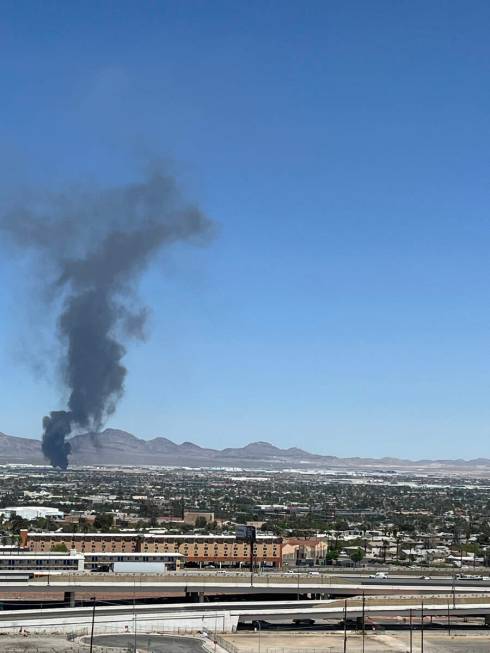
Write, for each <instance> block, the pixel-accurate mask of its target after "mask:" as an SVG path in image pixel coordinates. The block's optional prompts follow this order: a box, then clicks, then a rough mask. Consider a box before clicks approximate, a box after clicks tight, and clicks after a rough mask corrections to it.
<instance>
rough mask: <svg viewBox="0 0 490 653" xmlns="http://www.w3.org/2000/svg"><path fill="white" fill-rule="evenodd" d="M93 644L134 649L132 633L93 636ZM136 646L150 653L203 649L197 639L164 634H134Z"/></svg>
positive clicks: (191, 652)
mask: <svg viewBox="0 0 490 653" xmlns="http://www.w3.org/2000/svg"><path fill="white" fill-rule="evenodd" d="M85 643H87V640H85ZM94 644H97V645H98V646H114V647H117V648H120V649H124V650H125V651H128V650H130V651H134V637H133V636H132V635H98V636H97V637H94ZM136 648H137V650H138V651H151V653H203V650H204V649H203V646H202V643H201V642H200V641H199V640H198V639H195V638H192V637H168V636H165V635H139V636H138V635H136Z"/></svg>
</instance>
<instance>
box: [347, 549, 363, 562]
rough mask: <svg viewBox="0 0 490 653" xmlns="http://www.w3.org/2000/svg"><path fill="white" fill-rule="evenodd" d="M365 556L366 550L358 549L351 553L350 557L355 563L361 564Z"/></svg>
mask: <svg viewBox="0 0 490 653" xmlns="http://www.w3.org/2000/svg"><path fill="white" fill-rule="evenodd" d="M363 558H364V551H363V550H362V549H360V548H359V549H356V550H355V551H352V553H351V554H350V559H351V560H352V562H353V563H354V564H359V562H361V560H362V559H363Z"/></svg>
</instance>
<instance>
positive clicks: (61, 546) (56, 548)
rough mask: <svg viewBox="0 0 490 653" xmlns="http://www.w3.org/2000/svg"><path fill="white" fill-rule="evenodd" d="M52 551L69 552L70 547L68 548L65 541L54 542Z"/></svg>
mask: <svg viewBox="0 0 490 653" xmlns="http://www.w3.org/2000/svg"><path fill="white" fill-rule="evenodd" d="M51 552H52V553H68V549H67V548H66V544H65V543H64V542H60V543H59V544H53V546H52V547H51Z"/></svg>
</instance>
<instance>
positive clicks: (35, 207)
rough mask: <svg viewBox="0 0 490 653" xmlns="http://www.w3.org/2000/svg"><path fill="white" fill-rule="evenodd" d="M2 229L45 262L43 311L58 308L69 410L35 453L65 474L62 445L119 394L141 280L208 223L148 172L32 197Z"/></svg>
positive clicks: (136, 323) (139, 320)
mask: <svg viewBox="0 0 490 653" xmlns="http://www.w3.org/2000/svg"><path fill="white" fill-rule="evenodd" d="M1 226H2V227H3V229H4V230H6V231H7V232H8V234H9V235H10V237H11V242H14V243H15V244H16V246H17V247H21V248H22V249H23V250H25V251H28V252H30V253H32V254H33V255H34V257H35V258H36V260H37V262H38V263H42V266H43V270H44V271H45V272H46V275H47V276H46V279H47V283H48V286H49V293H47V295H48V294H49V297H50V306H51V307H58V310H59V316H58V325H57V328H58V334H59V337H60V342H61V369H62V380H63V384H64V387H65V388H66V389H67V390H68V402H67V404H68V405H67V410H63V411H53V412H51V413H50V414H49V415H48V416H46V417H44V419H43V430H44V433H43V443H42V449H43V453H44V455H45V456H46V458H47V459H48V460H49V461H50V462H51V464H52V465H54V466H56V467H60V468H63V469H65V468H66V467H67V465H68V457H69V454H70V444H69V442H67V441H66V438H67V437H68V436H69V435H70V434H71V433H73V432H75V431H77V430H80V429H89V430H93V431H97V430H100V428H101V426H102V425H103V423H104V421H105V420H106V419H107V417H108V416H109V415H111V414H112V413H113V412H114V411H115V408H116V404H117V402H118V400H119V399H120V397H121V396H122V395H123V393H124V381H125V378H126V373H127V370H126V367H125V366H124V362H123V361H124V356H125V353H126V348H125V345H124V342H126V340H127V339H128V338H131V337H138V336H140V335H141V333H142V332H143V329H144V324H145V320H146V315H147V311H146V309H145V308H144V307H143V308H141V307H138V302H137V296H136V287H135V286H136V282H137V281H138V279H139V277H140V275H141V274H142V272H143V271H144V270H145V269H146V268H147V266H148V264H149V263H150V262H151V261H152V260H153V259H154V258H155V256H157V255H158V254H159V252H160V251H161V250H162V249H163V248H165V247H167V246H169V245H171V244H172V243H174V242H176V241H188V240H191V241H194V242H196V243H198V242H202V241H204V240H206V239H207V237H208V236H209V235H210V233H211V231H212V224H211V222H210V220H209V219H208V218H207V217H206V216H205V215H204V214H203V213H202V212H201V211H200V210H199V209H198V208H197V207H195V206H193V205H191V204H188V203H186V202H185V201H184V200H183V198H182V196H181V194H180V193H179V191H178V188H177V186H176V184H175V181H174V179H173V178H172V177H170V176H168V175H165V174H163V173H162V172H155V173H152V174H151V175H150V176H149V177H148V178H147V179H145V180H144V181H142V182H139V183H132V184H127V185H125V186H121V187H115V188H107V189H101V188H93V187H92V188H86V187H85V188H77V189H72V190H70V191H69V192H63V193H50V194H46V193H45V194H44V195H43V196H39V197H35V198H34V197H33V196H31V197H30V199H29V201H24V202H20V203H19V202H17V203H16V204H15V205H14V206H12V207H10V209H9V210H8V211H7V212H6V213H5V214H4V215H3V217H2V219H1ZM135 305H136V308H135Z"/></svg>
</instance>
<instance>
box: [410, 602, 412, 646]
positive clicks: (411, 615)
mask: <svg viewBox="0 0 490 653" xmlns="http://www.w3.org/2000/svg"><path fill="white" fill-rule="evenodd" d="M410 653H413V612H412V608H410Z"/></svg>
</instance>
